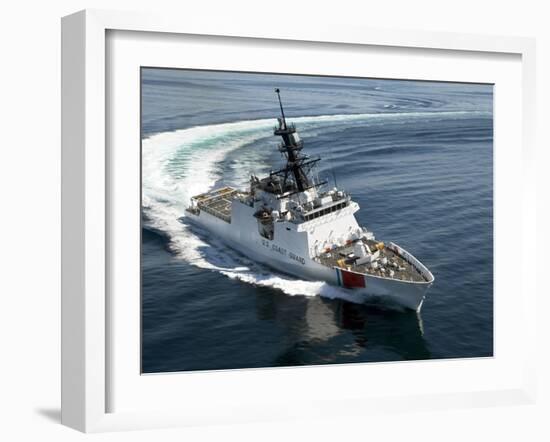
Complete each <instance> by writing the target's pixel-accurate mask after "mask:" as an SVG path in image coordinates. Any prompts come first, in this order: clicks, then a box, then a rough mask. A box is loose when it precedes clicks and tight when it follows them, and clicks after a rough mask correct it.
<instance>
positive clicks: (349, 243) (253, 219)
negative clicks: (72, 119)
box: [187, 89, 434, 310]
mask: <svg viewBox="0 0 550 442" xmlns="http://www.w3.org/2000/svg"><path fill="white" fill-rule="evenodd" d="M276 92H277V94H278V95H279V90H278V89H276ZM279 104H280V107H281V114H282V117H281V118H279V125H278V127H276V128H275V131H274V133H275V135H279V136H281V137H282V140H283V142H282V143H281V144H280V146H279V150H280V151H281V152H283V153H284V154H285V157H286V159H287V163H286V165H285V167H284V168H282V169H281V170H278V171H275V172H271V173H270V174H269V176H267V177H265V178H262V179H259V178H257V177H255V176H252V177H251V179H250V188H249V190H247V191H239V190H236V189H233V188H231V187H224V188H221V189H216V190H212V191H210V192H207V193H204V194H201V195H197V196H195V197H193V198H192V199H191V205H190V207H189V208H188V209H187V219H188V220H190V221H192V222H194V223H197V224H199V225H201V226H202V227H204V228H206V229H208V230H209V231H211V232H212V233H213V234H214V235H216V237H218V238H220V239H222V240H223V241H224V242H225V243H227V244H228V245H229V246H230V247H232V248H234V249H236V250H237V251H239V252H241V253H243V254H244V255H246V256H248V257H250V258H251V259H253V260H255V261H258V262H261V263H263V264H266V265H268V266H271V267H272V268H274V269H277V270H279V271H281V272H284V273H287V274H291V275H294V276H296V277H299V278H305V279H309V280H320V281H326V282H328V283H330V284H333V285H338V286H343V287H346V288H350V289H353V290H355V292H354V293H356V294H357V299H358V300H368V299H370V298H372V297H377V298H385V299H387V300H390V301H392V302H395V303H398V304H400V305H402V306H405V307H407V308H411V309H414V310H420V308H421V306H422V302H423V300H424V297H425V293H426V290H427V289H428V288H429V287H430V285H431V284H432V283H433V281H434V277H433V275H432V274H431V273H430V271H429V270H428V269H427V268H426V267H425V266H424V265H423V264H422V263H421V262H420V261H418V260H417V259H416V258H415V257H414V256H412V255H411V254H410V253H408V252H407V251H406V250H404V249H402V248H400V247H399V246H397V245H396V244H394V243H389V244H384V243H381V242H378V241H376V240H375V237H374V234H373V233H372V232H369V231H368V230H367V229H366V228H364V227H361V226H359V225H358V223H357V220H356V219H355V215H354V214H355V212H357V211H358V210H359V205H358V204H357V203H356V202H354V201H353V200H352V199H351V197H350V195H348V194H347V193H346V192H344V191H342V190H339V189H337V188H334V189H331V190H322V189H323V188H324V187H325V186H326V182H322V181H316V180H315V179H314V178H312V177H311V176H312V175H313V174H311V171H312V169H313V167H315V164H316V163H317V162H318V161H319V160H320V159H319V158H313V159H312V158H310V157H308V156H306V155H303V154H302V153H301V150H302V148H303V142H302V141H301V140H300V138H299V136H298V134H297V132H296V128H295V127H294V125H292V124H287V122H286V119H285V115H284V110H283V106H282V104H281V101H280V96H279Z"/></svg>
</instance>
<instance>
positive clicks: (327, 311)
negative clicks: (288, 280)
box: [257, 288, 432, 366]
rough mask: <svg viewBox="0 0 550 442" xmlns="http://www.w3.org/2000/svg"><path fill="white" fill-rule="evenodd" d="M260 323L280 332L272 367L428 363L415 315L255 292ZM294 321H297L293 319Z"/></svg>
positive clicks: (420, 324)
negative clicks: (265, 322) (273, 324)
mask: <svg viewBox="0 0 550 442" xmlns="http://www.w3.org/2000/svg"><path fill="white" fill-rule="evenodd" d="M257 315H258V318H259V319H260V320H270V321H275V322H276V323H277V324H278V325H279V326H280V327H281V328H283V329H284V339H285V342H284V345H283V347H284V350H283V351H281V352H280V353H279V355H278V356H277V357H276V359H275V360H274V361H273V365H274V366H303V365H322V364H338V363H356V362H387V361H411V360H423V359H430V358H431V357H432V355H431V353H430V351H429V349H428V348H427V345H426V342H425V340H424V337H423V325H422V319H421V317H420V315H419V314H417V313H416V312H412V311H408V310H396V309H393V308H385V307H383V306H376V307H375V306H370V305H362V304H355V303H351V302H348V301H345V300H341V299H325V298H322V297H320V296H316V297H296V296H294V297H293V296H285V295H284V294H282V293H274V291H273V290H269V289H265V288H261V290H259V291H258V296H257ZM298 316H299V317H300V318H301V319H302V320H301V321H300V320H298V319H299V318H298Z"/></svg>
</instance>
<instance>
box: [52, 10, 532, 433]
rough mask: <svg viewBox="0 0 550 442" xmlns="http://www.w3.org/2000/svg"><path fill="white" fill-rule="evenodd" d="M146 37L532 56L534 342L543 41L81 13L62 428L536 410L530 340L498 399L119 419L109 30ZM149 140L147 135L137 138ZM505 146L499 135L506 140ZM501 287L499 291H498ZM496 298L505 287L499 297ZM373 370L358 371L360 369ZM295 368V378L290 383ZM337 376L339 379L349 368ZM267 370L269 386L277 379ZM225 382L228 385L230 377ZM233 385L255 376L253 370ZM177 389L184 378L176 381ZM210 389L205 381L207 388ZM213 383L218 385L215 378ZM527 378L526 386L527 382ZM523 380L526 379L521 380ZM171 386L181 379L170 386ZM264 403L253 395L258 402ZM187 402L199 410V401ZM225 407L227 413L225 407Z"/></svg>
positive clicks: (528, 125) (364, 401)
mask: <svg viewBox="0 0 550 442" xmlns="http://www.w3.org/2000/svg"><path fill="white" fill-rule="evenodd" d="M112 31H119V32H142V33H150V32H154V33H157V34H156V35H159V33H160V34H161V35H166V36H168V35H172V36H173V35H181V36H185V35H194V36H197V35H201V36H218V37H220V38H241V39H255V40H266V39H267V40H271V41H274V42H276V41H284V42H286V44H293V42H296V44H298V42H310V43H312V44H316V43H318V44H334V43H336V44H339V45H340V46H339V47H341V48H345V47H346V46H347V45H348V46H355V47H356V46H369V47H373V46H374V47H377V48H379V49H380V50H384V49H385V48H387V49H389V48H402V49H403V50H408V49H410V50H413V49H426V50H432V51H433V50H436V51H441V52H442V53H443V52H449V51H451V52H455V51H456V52H468V53H472V54H476V56H477V57H479V58H483V56H484V54H512V55H516V56H518V57H521V60H520V63H521V76H522V77H521V78H522V79H521V91H520V92H521V104H522V110H521V122H517V123H518V124H521V146H518V147H517V148H518V149H520V151H519V153H520V156H521V159H522V172H523V177H522V186H521V189H520V193H521V214H520V215H518V216H520V218H521V225H520V226H519V227H518V228H519V229H520V231H519V234H520V235H521V240H522V244H523V246H522V250H521V258H522V270H521V272H522V277H521V280H520V282H518V283H521V286H520V296H519V301H518V308H520V309H521V311H522V312H523V316H521V318H520V319H519V320H520V321H522V322H521V328H522V333H525V335H526V336H534V333H535V321H534V319H535V312H536V294H537V291H536V281H535V280H534V278H527V277H526V272H527V268H526V257H527V256H529V255H534V247H535V244H536V241H535V238H534V235H535V231H536V228H535V226H534V223H535V198H536V193H535V192H533V191H532V189H534V188H535V175H534V173H531V171H532V170H534V165H533V164H532V162H533V157H534V149H535V139H534V121H535V118H534V106H535V78H534V77H535V67H534V65H535V45H534V41H533V40H532V39H528V38H518V37H490V36H480V35H467V34H451V33H428V32H416V31H399V32H393V31H388V30H377V29H369V28H365V29H363V28H361V29H357V28H346V27H340V26H333V27H316V26H315V25H308V26H299V27H296V26H293V25H292V23H289V24H288V25H286V26H284V25H281V24H280V23H277V24H276V25H275V24H271V25H270V24H269V23H248V24H247V25H243V24H242V23H239V24H234V23H232V22H230V21H228V22H227V23H225V24H224V25H220V24H219V23H213V24H212V23H208V22H206V21H203V20H191V19H190V20H187V21H183V22H182V20H181V18H180V17H169V16H154V15H151V14H143V13H126V12H112V11H100V10H91V11H90V10H87V11H81V12H78V13H76V14H73V15H70V16H67V17H65V18H63V21H62V57H63V58H62V124H63V127H62V423H63V424H65V425H67V426H70V427H72V428H76V429H78V430H80V431H85V432H95V431H110V430H121V429H137V428H155V427H167V426H185V425H191V424H194V425H196V424H208V423H216V422H247V421H255V420H265V419H270V420H272V419H285V418H288V417H290V416H292V417H311V416H328V415H329V414H331V413H333V412H334V406H335V405H336V404H337V406H338V409H339V410H340V413H341V414H346V413H348V414H355V415H357V414H363V413H370V412H372V411H375V410H378V411H379V410H381V409H382V410H384V411H388V412H392V411H399V410H403V409H411V407H412V408H413V409H426V408H442V407H443V408H454V407H468V406H482V405H498V404H502V403H532V401H534V397H535V393H536V382H535V374H534V373H535V366H534V364H535V362H534V356H533V354H534V348H530V347H529V346H530V345H534V344H529V343H528V342H532V343H534V342H535V339H531V340H524V342H526V344H525V345H526V349H525V352H524V353H522V355H521V356H518V357H521V358H522V360H521V361H520V362H521V365H522V367H523V369H522V370H523V371H522V376H521V380H520V381H518V382H519V383H518V382H510V384H509V385H504V386H503V387H502V388H498V389H497V388H493V389H489V390H487V391H483V390H482V389H479V388H478V389H473V390H471V391H465V392H463V393H449V392H446V391H444V390H442V391H440V392H438V393H433V392H431V393H430V394H425V395H418V394H417V395H414V396H408V397H407V396H406V395H402V396H399V395H397V396H396V395H395V394H391V395H387V396H383V395H382V396H378V397H377V399H376V401H374V400H373V398H372V397H370V398H369V397H367V396H365V397H361V396H360V395H359V396H357V397H353V398H348V397H341V398H334V397H333V398H328V399H326V400H323V399H320V398H314V399H311V401H310V402H311V405H312V406H311V407H310V408H309V409H307V410H306V409H301V408H300V407H295V408H292V410H291V411H290V412H288V413H287V412H285V410H284V409H283V408H281V407H278V406H275V405H274V406H273V407H272V408H270V409H268V410H266V411H265V413H262V412H258V411H257V410H255V409H254V406H253V403H252V401H251V400H249V401H248V402H246V401H245V400H244V399H243V400H242V402H241V403H239V400H237V399H234V401H236V406H235V411H234V412H232V413H229V414H223V412H220V413H218V414H216V413H215V412H214V413H206V412H205V411H204V410H202V409H200V407H199V408H198V409H197V411H196V412H195V413H193V414H192V415H191V413H190V412H189V410H186V409H185V407H182V409H181V411H176V410H174V411H162V410H161V411H157V412H153V411H147V410H139V411H121V412H118V411H109V408H110V407H109V404H108V396H109V391H110V389H112V388H113V385H112V379H110V378H109V375H108V373H109V367H110V365H111V364H112V356H113V355H112V353H111V352H110V350H111V349H110V345H109V339H107V338H108V335H109V330H108V328H109V326H110V325H109V324H110V321H111V320H112V318H111V312H110V304H109V301H108V293H107V291H106V290H107V287H108V272H107V270H106V269H107V267H108V264H109V256H108V249H109V248H108V244H109V241H111V240H112V238H110V236H109V235H110V231H109V229H108V228H107V226H108V222H107V220H108V218H109V216H110V215H109V213H110V203H111V196H110V194H109V191H110V189H109V185H108V179H109V174H108V173H107V171H108V168H109V164H108V163H109V155H108V151H107V148H108V134H107V132H106V120H107V118H108V113H109V110H108V109H107V101H108V100H107V98H106V97H107V95H106V94H107V93H109V89H108V78H106V74H105V73H106V66H107V63H109V60H108V59H107V57H108V55H109V52H108V51H107V44H106V38H107V37H106V36H107V33H108V32H112ZM136 136H137V134H136ZM496 136H497V137H498V132H497V133H496ZM496 287H498V284H496ZM495 290H496V289H495ZM361 367H364V365H357V366H356V367H355V368H354V369H355V371H357V370H361V369H362V368H361ZM291 370H292V369H288V370H286V373H289V372H290V371H291ZM330 370H332V371H334V370H339V368H338V367H337V366H335V367H333V368H331V369H330ZM265 373H266V372H263V374H262V375H261V376H268V375H269V374H265ZM218 376H219V379H220V380H219V382H221V383H223V382H224V379H225V378H222V376H226V377H227V375H222V374H220V375H218ZM230 376H231V377H232V378H233V379H235V378H236V377H237V378H238V377H244V376H247V373H246V371H238V372H235V371H234V372H232V373H231V374H230ZM172 379H174V377H172ZM195 379H198V378H195ZM211 379H212V378H211ZM518 379H519V378H518ZM514 381H515V380H514ZM168 382H171V381H168ZM251 397H253V395H252V396H251ZM187 400H192V397H190V398H188V399H187ZM220 407H221V406H220Z"/></svg>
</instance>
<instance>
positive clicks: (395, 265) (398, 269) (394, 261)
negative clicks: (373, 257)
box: [316, 239, 427, 282]
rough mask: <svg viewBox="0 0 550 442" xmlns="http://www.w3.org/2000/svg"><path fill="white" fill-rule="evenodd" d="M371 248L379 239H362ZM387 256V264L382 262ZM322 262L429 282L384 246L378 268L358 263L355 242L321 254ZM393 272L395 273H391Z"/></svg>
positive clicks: (370, 273) (407, 279) (402, 279)
mask: <svg viewBox="0 0 550 442" xmlns="http://www.w3.org/2000/svg"><path fill="white" fill-rule="evenodd" d="M362 241H363V242H364V243H365V244H367V245H368V246H369V248H370V249H371V250H375V249H376V245H377V244H378V241H374V240H367V239H363V240H362ZM383 258H386V260H387V263H386V264H383V265H382V264H380V263H381V262H382V261H383ZM316 259H317V260H318V261H319V262H320V263H321V264H323V265H325V266H327V267H331V268H332V267H340V268H343V269H347V270H350V271H352V272H357V273H364V274H367V275H373V276H379V277H384V278H391V279H396V280H400V281H414V282H427V280H426V279H425V278H424V276H422V273H420V272H419V271H418V270H417V269H416V268H415V267H414V266H413V265H412V264H411V263H409V262H408V261H407V260H406V259H404V258H403V257H401V256H399V255H398V254H397V253H396V252H394V251H393V250H391V249H390V248H388V247H387V246H384V247H383V248H382V249H381V250H380V256H379V258H378V268H377V269H374V268H372V267H371V266H370V265H369V264H356V263H355V261H356V258H355V257H354V256H353V244H349V245H345V246H340V247H337V248H335V249H332V250H331V251H330V252H325V253H322V254H320V255H319V256H318V257H317V258H316ZM391 272H393V274H392V273H391Z"/></svg>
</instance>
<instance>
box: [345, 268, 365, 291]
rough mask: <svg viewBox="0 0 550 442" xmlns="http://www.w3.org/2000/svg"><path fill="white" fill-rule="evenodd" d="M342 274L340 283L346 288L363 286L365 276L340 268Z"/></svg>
mask: <svg viewBox="0 0 550 442" xmlns="http://www.w3.org/2000/svg"><path fill="white" fill-rule="evenodd" d="M340 273H341V274H342V285H343V286H344V287H348V288H354V287H365V277H364V276H363V275H360V274H358V273H353V272H348V271H346V270H340Z"/></svg>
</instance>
